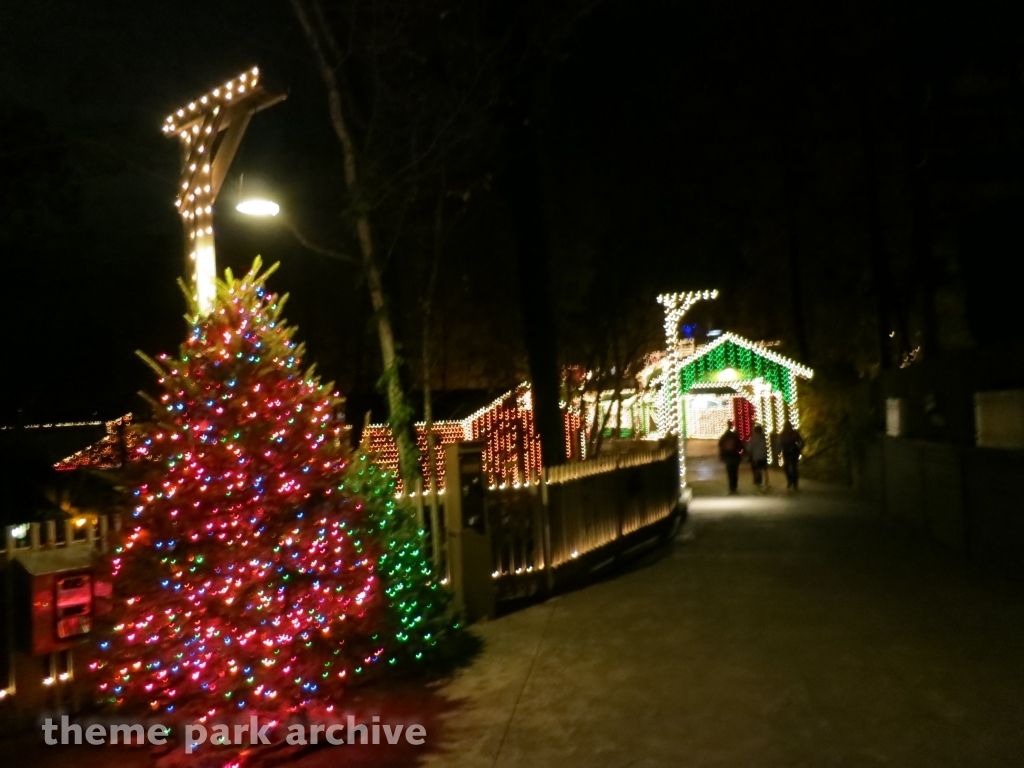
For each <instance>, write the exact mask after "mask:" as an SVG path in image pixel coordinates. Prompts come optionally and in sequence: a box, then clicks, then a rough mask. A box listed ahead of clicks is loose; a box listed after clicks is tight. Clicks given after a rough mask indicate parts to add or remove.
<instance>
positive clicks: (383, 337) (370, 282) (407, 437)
mask: <svg viewBox="0 0 1024 768" xmlns="http://www.w3.org/2000/svg"><path fill="white" fill-rule="evenodd" d="M291 3H292V8H293V9H294V11H295V15H296V17H297V18H298V20H299V24H301V26H302V31H303V32H304V33H305V36H306V41H307V42H308V43H309V47H310V49H311V50H312V51H313V57H314V59H315V60H316V64H317V68H318V69H319V70H320V75H321V77H322V78H323V81H324V85H325V86H326V88H327V105H328V110H329V113H330V118H331V127H332V128H333V129H334V133H335V135H336V136H337V138H338V141H339V143H340V144H341V149H342V159H343V165H344V172H345V186H346V187H347V189H348V191H349V194H350V195H351V196H352V201H353V207H354V209H355V211H356V215H355V229H356V239H357V240H358V241H359V251H360V255H361V256H362V266H363V271H364V273H365V275H366V286H367V288H368V289H369V292H370V304H371V306H372V307H373V311H374V317H375V318H376V320H377V337H378V340H379V342H380V353H381V358H382V362H383V366H384V373H383V376H382V381H383V382H384V390H385V394H386V395H387V399H388V411H389V423H390V426H391V433H392V435H393V436H394V440H395V445H396V447H397V448H398V461H399V471H400V473H401V476H402V482H403V484H404V486H405V489H406V491H407V492H409V491H412V490H413V488H414V487H415V484H416V480H417V479H418V478H419V477H420V467H419V461H418V456H417V454H418V451H417V449H416V441H415V439H414V437H413V432H412V418H411V412H410V410H409V408H408V406H407V405H406V404H405V397H404V395H403V392H402V385H401V380H400V378H399V360H398V355H397V352H396V349H395V335H394V331H393V330H392V327H391V317H390V315H389V314H388V308H387V302H386V300H385V294H384V284H383V281H382V280H381V275H380V269H379V267H378V266H377V260H376V258H375V255H374V249H373V233H372V230H371V227H370V219H369V216H368V215H367V213H366V210H365V208H364V207H363V200H362V197H361V194H360V189H359V174H358V170H357V164H356V149H355V144H354V143H353V141H352V136H351V134H350V133H349V130H348V126H347V124H346V122H345V115H344V112H343V110H342V106H341V90H340V89H339V87H338V80H337V78H336V77H335V68H333V67H331V66H330V64H328V62H327V57H326V54H325V52H324V49H323V45H322V44H321V39H320V38H321V35H323V37H324V39H325V40H326V41H327V43H328V45H329V46H330V47H331V48H334V47H335V46H334V44H333V37H331V35H330V31H329V29H328V28H327V25H326V24H325V22H324V19H323V16H322V15H321V14H320V12H319V8H318V7H317V6H316V5H315V4H314V12H316V14H317V26H318V27H319V29H320V34H318V33H317V29H316V28H315V27H314V26H313V23H312V22H311V20H310V18H309V15H308V14H307V13H306V8H305V6H304V5H303V3H302V0H291Z"/></svg>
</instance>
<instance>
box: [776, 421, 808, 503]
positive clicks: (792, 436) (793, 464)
mask: <svg viewBox="0 0 1024 768" xmlns="http://www.w3.org/2000/svg"><path fill="white" fill-rule="evenodd" d="M779 446H780V447H781V449H782V466H783V467H784V468H785V470H786V487H787V488H792V489H793V490H794V491H795V490H796V489H797V485H798V484H799V482H800V451H802V450H803V447H804V438H803V435H801V434H800V432H799V431H797V429H796V427H794V426H793V424H792V422H790V421H787V422H786V423H785V425H784V426H783V427H782V432H781V433H780V434H779Z"/></svg>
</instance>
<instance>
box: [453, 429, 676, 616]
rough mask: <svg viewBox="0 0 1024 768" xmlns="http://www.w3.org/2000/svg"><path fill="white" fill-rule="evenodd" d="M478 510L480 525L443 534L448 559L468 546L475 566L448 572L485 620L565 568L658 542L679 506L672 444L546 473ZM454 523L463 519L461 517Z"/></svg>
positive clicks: (491, 494)
mask: <svg viewBox="0 0 1024 768" xmlns="http://www.w3.org/2000/svg"><path fill="white" fill-rule="evenodd" d="M453 466H454V465H453ZM464 480H465V478H463V479H460V483H462V482H464ZM455 487H458V486H455ZM450 490H451V489H450ZM446 495H448V496H449V497H450V496H451V494H450V492H449V494H446ZM448 501H449V502H455V501H456V500H455V499H454V498H451V497H450V498H449V499H448ZM482 506H483V510H484V520H483V524H482V525H481V524H476V525H475V526H474V527H473V528H472V529H468V530H466V531H461V532H459V533H456V532H454V531H452V530H449V531H448V535H447V540H448V543H449V547H450V549H451V551H450V552H449V557H450V558H460V557H464V551H468V550H466V549H465V548H466V547H468V546H470V542H472V545H471V546H472V548H473V555H472V557H470V558H469V560H471V561H472V562H469V561H468V560H467V561H466V562H465V563H463V564H462V565H460V566H459V567H458V568H456V569H455V570H453V571H452V573H454V574H455V575H456V577H455V579H454V583H453V585H452V586H453V588H454V589H455V590H456V593H457V594H458V593H460V591H461V592H462V593H464V594H469V595H470V598H469V602H473V601H474V600H476V601H477V605H478V606H483V607H478V608H477V609H476V610H475V611H474V610H469V609H467V612H468V613H469V614H473V613H474V612H475V613H476V614H477V615H486V613H487V606H488V605H491V606H493V604H494V603H495V602H500V601H502V600H511V599H515V598H519V597H525V596H528V595H532V594H536V593H538V592H544V591H550V590H551V589H553V588H554V586H555V582H556V581H558V580H559V579H561V578H562V576H560V575H559V574H561V572H562V570H563V569H564V570H565V571H566V574H568V572H569V571H573V572H577V571H580V570H581V569H583V570H585V569H587V568H593V567H594V565H595V563H597V562H601V563H603V562H605V561H608V560H609V559H612V558H614V557H615V556H616V555H618V554H620V553H621V552H623V551H625V550H628V549H629V548H630V547H631V546H634V545H635V544H636V543H637V542H638V541H640V540H646V539H649V538H651V537H652V536H656V535H657V531H656V530H655V529H656V527H657V526H658V524H665V521H668V520H669V518H671V517H672V516H673V515H674V514H675V513H676V511H677V510H678V509H679V506H680V487H679V458H678V454H677V450H676V446H675V444H671V445H662V446H659V447H656V448H653V449H647V450H639V451H631V452H629V453H623V454H619V455H612V456H607V457H604V458H600V459H596V460H593V461H585V462H575V463H570V464H565V465H562V466H558V467H550V468H548V469H546V470H545V472H544V474H543V476H542V477H541V481H540V482H539V483H536V484H533V485H528V486H525V487H520V488H505V489H494V488H489V489H487V491H486V492H485V494H484V500H483V505H482ZM457 519H458V520H462V519H463V515H462V513H461V511H459V512H458V515H457ZM454 520H455V516H453V521H452V522H454ZM481 547H482V551H481ZM460 548H462V549H463V551H462V552H460ZM488 557H489V563H490V574H489V576H490V580H491V582H492V585H491V587H489V588H487V589H490V594H489V595H486V594H485V592H486V591H487V590H485V589H483V588H482V585H481V584H479V583H478V582H479V581H480V580H481V579H486V578H487V576H488V574H486V573H484V572H483V571H482V566H483V562H484V561H487V558H488ZM574 563H578V564H579V566H578V567H573V564H574Z"/></svg>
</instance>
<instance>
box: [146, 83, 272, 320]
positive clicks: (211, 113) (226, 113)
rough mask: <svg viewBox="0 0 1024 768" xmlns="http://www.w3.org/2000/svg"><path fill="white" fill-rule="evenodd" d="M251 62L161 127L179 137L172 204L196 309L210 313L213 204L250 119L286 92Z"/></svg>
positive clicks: (213, 274) (214, 261)
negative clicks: (180, 155)
mask: <svg viewBox="0 0 1024 768" xmlns="http://www.w3.org/2000/svg"><path fill="white" fill-rule="evenodd" d="M259 77H260V71H259V68H258V67H253V68H252V69H250V70H247V71H245V72H243V73H242V74H240V75H239V76H238V77H236V78H234V79H233V80H229V81H228V82H227V83H225V84H224V85H222V86H219V87H217V88H214V89H213V90H212V91H210V92H209V93H207V94H205V95H203V96H201V97H199V98H198V99H196V100H195V101H193V102H191V103H189V104H188V105H186V106H184V107H182V108H181V109H179V110H178V111H177V112H175V113H174V114H172V115H168V117H167V120H166V121H165V122H164V126H163V131H164V133H165V134H166V135H168V136H175V137H177V138H178V139H179V140H180V141H181V145H182V148H183V150H184V163H183V164H182V174H181V184H180V185H179V189H178V197H177V199H176V200H175V204H176V207H177V210H178V213H180V214H181V218H182V222H183V224H184V226H185V243H186V246H185V250H186V252H187V253H188V257H187V260H186V262H185V266H186V274H190V275H191V278H190V279H191V284H192V292H193V296H194V298H195V301H196V307H197V308H198V310H199V314H205V313H206V312H209V311H210V309H211V308H212V307H213V301H214V298H215V297H216V294H217V287H216V280H217V259H216V254H215V252H214V246H213V204H214V202H215V201H216V199H217V193H218V192H220V188H221V185H222V184H223V183H224V178H225V177H226V176H227V173H228V168H229V167H230V166H231V161H232V160H233V159H234V157H235V152H236V151H237V150H238V146H239V145H240V144H241V143H242V136H243V135H245V129H246V128H247V127H248V126H249V120H251V119H252V116H253V115H254V114H256V113H257V112H259V111H260V110H261V109H266V108H267V107H270V106H273V105H274V104H277V103H278V102H279V101H282V100H284V99H285V98H286V97H287V94H285V93H277V92H272V91H268V90H267V89H265V88H264V87H263V86H262V85H261V84H260V81H259Z"/></svg>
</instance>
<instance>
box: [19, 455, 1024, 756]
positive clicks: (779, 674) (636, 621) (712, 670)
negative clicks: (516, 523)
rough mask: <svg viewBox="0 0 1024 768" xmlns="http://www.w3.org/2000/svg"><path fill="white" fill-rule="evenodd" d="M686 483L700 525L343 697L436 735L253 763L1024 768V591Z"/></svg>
mask: <svg viewBox="0 0 1024 768" xmlns="http://www.w3.org/2000/svg"><path fill="white" fill-rule="evenodd" d="M690 477H691V479H692V480H694V481H695V482H694V485H695V487H696V490H697V494H698V495H697V498H696V499H695V501H694V503H693V505H692V513H691V518H690V520H689V522H688V523H687V525H686V526H685V528H684V529H683V531H682V533H681V534H680V536H679V537H677V539H676V540H675V541H673V542H671V543H670V544H667V545H665V546H664V547H662V548H661V549H660V550H659V551H657V552H655V553H652V554H651V555H650V556H648V557H647V558H646V560H645V561H643V562H640V563H636V564H635V565H634V566H633V567H632V569H631V570H629V571H628V572H626V573H622V574H619V575H617V576H616V577H615V578H610V579H608V580H606V581H603V582H601V583H598V584H595V585H593V586H590V587H588V588H585V589H581V590H579V591H576V592H573V593H569V594H565V595H562V596H560V597H558V598H556V599H553V600H550V601H548V602H545V603H543V604H540V605H536V606H533V607H531V608H528V609H526V610H523V611H520V612H517V613H515V614H512V615H509V616H506V617H503V618H500V619H497V620H495V621H491V622H488V623H485V624H481V625H478V626H477V627H476V630H475V631H478V632H479V633H480V634H481V635H482V636H483V637H484V639H485V641H486V644H487V645H486V649H485V650H484V652H483V653H482V655H481V656H480V658H479V659H478V660H477V661H476V662H475V663H474V664H473V665H472V666H471V667H469V668H467V669H465V670H463V671H462V672H461V673H460V674H459V675H458V677H457V678H455V679H454V680H453V681H451V682H449V683H447V684H446V685H444V686H441V687H440V688H439V689H437V690H436V691H433V692H420V693H414V694H411V695H410V696H407V697H404V698H402V697H400V698H399V699H394V698H393V699H392V700H390V701H385V702H381V703H379V705H375V704H374V703H373V702H372V701H367V700H366V699H362V700H359V699H356V700H353V701H350V702H349V706H351V707H353V708H354V709H355V710H356V711H357V713H358V714H360V715H361V716H362V717H361V718H360V719H363V720H365V719H366V716H367V715H369V714H374V713H376V712H379V713H380V714H381V715H384V717H382V720H383V721H384V722H389V721H390V722H402V721H405V722H408V721H409V720H412V721H414V722H421V723H425V724H427V726H428V739H427V744H426V745H425V746H423V747H416V748H396V747H387V746H381V747H352V746H346V747H339V748H329V749H322V750H321V749H318V750H315V751H311V752H309V753H307V754H303V755H291V756H285V755H278V756H277V757H276V758H274V756H273V755H268V757H269V758H270V759H269V760H267V761H266V762H264V763H261V764H260V765H261V766H270V765H274V764H275V763H278V761H282V760H283V762H285V763H287V765H288V766H289V768H325V767H326V766H335V765H339V764H345V765H350V766H367V767H368V768H369V767H370V766H372V768H381V767H382V766H394V768H400V767H402V766H410V765H420V766H430V767H433V766H446V767H447V766H459V767H460V768H495V767H497V768H547V767H548V766H551V767H552V768H576V767H577V766H578V767H579V768H604V767H605V766H607V767H609V768H612V767H614V768H624V767H625V766H632V767H633V768H644V767H648V766H673V767H675V766H686V767H687V768H703V767H704V766H729V767H730V768H731V767H744V768H745V767H747V766H752V767H756V768H761V767H762V766H763V767H766V768H772V767H774V766H780V767H781V766H786V767H787V768H794V767H800V766H807V767H808V768H820V767H821V766H856V767H858V768H859V767H860V766H897V767H898V768H918V767H919V768H945V767H946V766H948V767H949V768H954V767H955V768H973V767H974V766H980V767H983V768H995V767H996V766H1020V765H1021V764H1024V653H1022V652H1024V588H1022V587H1021V585H1019V584H1011V583H1008V582H1004V581H1001V580H999V579H997V578H995V577H991V576H986V575H984V574H982V573H980V572H978V571H977V570H976V569H973V568H969V567H967V566H965V565H964V564H962V563H961V562H959V561H958V560H957V559H956V558H955V557H954V556H952V555H949V554H947V553H945V552H943V551H941V550H938V549H936V548H932V547H930V546H929V545H927V544H926V543H923V542H921V541H920V540H917V539H914V538H912V537H909V536H904V535H903V534H901V533H900V532H898V531H896V530H893V529H891V528H887V527H885V526H884V525H882V524H881V523H880V522H878V520H877V519H876V518H875V517H874V516H873V514H872V512H871V510H870V509H869V508H867V507H865V506H863V505H861V504H859V503H857V502H856V501H854V500H852V499H850V498H848V497H847V496H846V495H844V494H841V493H836V492H834V491H833V492H829V491H828V489H825V488H820V487H819V488H815V487H814V486H813V485H812V484H808V486H809V487H807V488H806V489H802V490H801V492H800V494H799V495H798V496H787V495H786V494H785V492H784V491H781V490H776V491H774V492H772V493H771V494H768V495H766V496H761V495H758V494H756V493H754V491H753V490H752V489H751V488H750V487H749V479H748V476H747V473H744V474H743V477H742V483H743V484H742V485H741V493H740V495H739V496H735V497H727V496H725V494H724V487H725V481H724V478H722V477H721V473H720V471H719V467H718V465H717V464H716V463H715V462H714V460H713V459H707V460H703V461H702V460H700V459H698V460H696V461H694V462H692V464H691V471H690ZM777 479H779V480H781V478H777ZM396 707H398V710H397V711H396ZM395 716H401V717H402V719H399V720H395V719H393V718H394V717H395ZM3 746H4V750H3V754H5V755H6V757H5V759H9V761H10V763H11V765H14V764H20V765H33V766H44V765H52V766H54V768H60V766H61V765H67V764H69V762H70V763H73V764H76V765H83V766H85V765H88V766H94V768H101V766H106V765H112V764H117V765H120V766H122V768H127V767H128V766H138V767H139V768H142V766H144V765H150V764H151V759H150V758H149V756H148V755H147V754H146V753H145V752H139V751H136V752H134V753H132V754H124V753H123V751H122V754H119V755H117V756H116V758H113V759H112V753H111V752H109V751H108V750H100V749H98V748H92V749H86V750H84V751H83V749H82V748H63V749H62V748H60V747H40V746H38V737H37V736H31V737H30V736H28V735H26V736H25V737H23V738H22V739H20V740H18V742H15V743H8V744H6V745H3ZM93 750H95V751H93ZM177 757H179V758H180V757H181V756H180V755H179V756H177ZM19 758H20V759H19ZM179 763H180V761H179ZM5 764H6V763H5ZM181 764H184V763H181ZM196 768H198V765H197V764H196Z"/></svg>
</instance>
